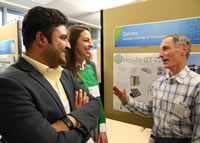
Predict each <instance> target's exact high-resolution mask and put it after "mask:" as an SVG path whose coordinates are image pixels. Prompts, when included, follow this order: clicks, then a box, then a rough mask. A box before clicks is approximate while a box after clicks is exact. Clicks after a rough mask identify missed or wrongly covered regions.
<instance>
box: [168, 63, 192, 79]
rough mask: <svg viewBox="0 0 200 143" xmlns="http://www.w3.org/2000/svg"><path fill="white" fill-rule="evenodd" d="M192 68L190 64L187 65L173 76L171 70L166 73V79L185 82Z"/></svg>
mask: <svg viewBox="0 0 200 143" xmlns="http://www.w3.org/2000/svg"><path fill="white" fill-rule="evenodd" d="M189 71H190V69H189V68H188V66H185V67H184V68H183V69H182V70H181V71H180V72H179V73H177V74H176V75H174V76H173V77H170V76H169V71H168V72H167V73H166V74H165V77H164V80H175V81H177V82H179V83H183V80H184V78H185V77H186V76H187V74H188V73H189Z"/></svg>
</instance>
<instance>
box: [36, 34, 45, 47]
mask: <svg viewBox="0 0 200 143" xmlns="http://www.w3.org/2000/svg"><path fill="white" fill-rule="evenodd" d="M35 40H36V43H37V44H38V45H39V46H41V47H43V46H44V45H45V44H46V42H47V38H46V36H45V35H44V34H43V33H42V32H37V33H36V36H35Z"/></svg>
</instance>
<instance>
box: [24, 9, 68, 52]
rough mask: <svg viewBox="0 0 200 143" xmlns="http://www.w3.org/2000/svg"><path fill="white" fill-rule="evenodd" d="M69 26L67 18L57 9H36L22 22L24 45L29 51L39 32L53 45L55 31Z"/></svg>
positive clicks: (30, 11) (31, 10)
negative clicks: (60, 26) (59, 27)
mask: <svg viewBox="0 0 200 143" xmlns="http://www.w3.org/2000/svg"><path fill="white" fill-rule="evenodd" d="M67 24H68V19H67V17H66V16H65V15H64V14H63V13H61V12H60V11H59V10H57V9H52V8H44V7H40V6H37V7H34V8H32V9H30V10H29V11H28V13H27V14H26V15H25V17H24V20H23V22H22V36H23V43H24V45H25V47H26V49H29V48H30V46H31V44H32V42H33V41H34V40H35V36H36V33H37V32H42V33H43V34H44V35H45V36H46V37H47V39H48V42H49V43H52V37H51V35H52V32H53V29H54V28H55V27H57V26H59V25H66V26H67Z"/></svg>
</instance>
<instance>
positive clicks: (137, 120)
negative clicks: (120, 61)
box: [102, 0, 200, 127]
mask: <svg viewBox="0 0 200 143" xmlns="http://www.w3.org/2000/svg"><path fill="white" fill-rule="evenodd" d="M199 5H200V1H199V0H191V1H188V0H176V1H174V0H168V1H166V0H146V1H143V2H138V3H133V4H129V5H125V6H120V7H116V8H111V9H107V10H104V11H103V26H102V27H103V54H104V59H103V62H104V63H103V65H104V67H103V69H104V71H103V72H104V109H105V115H106V117H107V118H111V119H115V120H118V121H123V122H127V123H132V124H135V125H139V126H143V127H151V126H152V124H153V120H152V119H151V118H146V117H141V116H139V115H136V114H134V113H128V112H121V111H118V110H114V109H113V91H112V86H113V54H117V53H158V52H159V50H160V49H159V46H136V47H120V48H115V47H114V36H113V35H114V34H113V33H114V28H115V27H117V26H125V25H133V24H142V23H151V22H159V21H167V20H176V19H185V18H191V17H199V16H200V11H199ZM166 9H167V10H166ZM192 47H193V48H192V52H199V51H200V45H193V46H192Z"/></svg>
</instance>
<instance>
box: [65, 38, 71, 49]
mask: <svg viewBox="0 0 200 143" xmlns="http://www.w3.org/2000/svg"><path fill="white" fill-rule="evenodd" d="M66 47H67V48H68V49H71V45H70V43H69V41H68V40H67V41H66Z"/></svg>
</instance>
